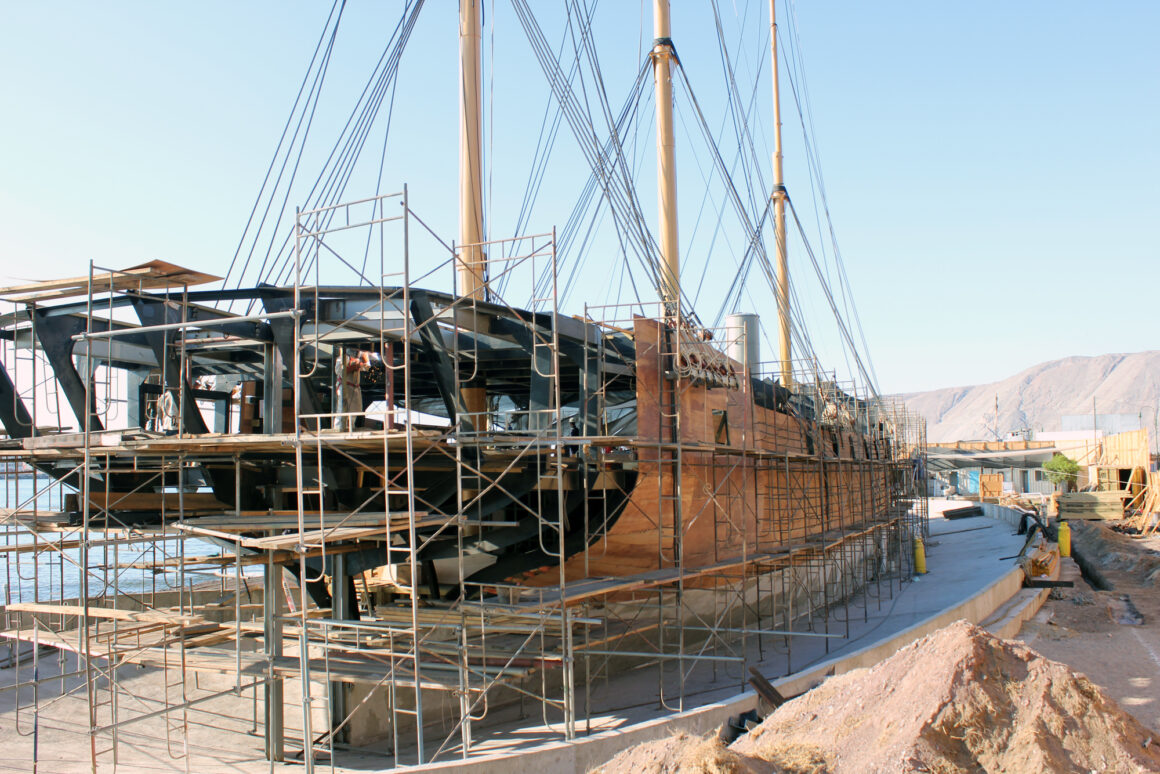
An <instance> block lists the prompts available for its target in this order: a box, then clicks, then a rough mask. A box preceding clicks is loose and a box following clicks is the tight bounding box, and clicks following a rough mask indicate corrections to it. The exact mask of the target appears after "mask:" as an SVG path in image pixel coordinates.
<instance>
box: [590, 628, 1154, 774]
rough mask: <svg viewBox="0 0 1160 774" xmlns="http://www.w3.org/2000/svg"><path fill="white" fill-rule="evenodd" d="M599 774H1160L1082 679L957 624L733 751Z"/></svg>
mask: <svg viewBox="0 0 1160 774" xmlns="http://www.w3.org/2000/svg"><path fill="white" fill-rule="evenodd" d="M598 771H600V772H602V774H628V772H652V773H653V774H662V773H664V774H668V773H669V772H674V773H675V772H688V773H690V774H692V773H694V772H695V773H696V774H710V773H711V774H717V773H721V774H743V773H744V774H750V773H751V772H752V773H753V774H758V773H762V774H764V773H769V774H847V773H851V774H852V773H855V772H856V773H857V774H861V773H862V772H871V771H873V772H936V773H937V774H966V773H967V772H1025V771H1026V772H1041V771H1043V772H1046V771H1050V772H1082V773H1083V774H1087V773H1088V772H1091V771H1099V772H1133V773H1134V772H1149V771H1155V772H1160V736H1156V737H1155V738H1154V736H1153V733H1152V732H1150V731H1149V730H1148V729H1146V728H1145V727H1144V726H1142V725H1140V723H1139V722H1137V721H1136V720H1135V719H1134V718H1133V717H1132V716H1131V715H1129V714H1128V713H1126V712H1124V711H1123V710H1122V709H1120V707H1119V706H1118V705H1117V704H1116V703H1115V702H1114V701H1112V700H1111V699H1110V698H1109V697H1108V696H1107V695H1106V694H1105V693H1104V692H1103V691H1102V690H1101V689H1100V688H1098V687H1097V686H1095V685H1094V684H1092V683H1091V682H1090V681H1089V680H1088V679H1087V678H1086V677H1084V676H1083V675H1080V674H1077V673H1075V672H1072V671H1071V670H1069V669H1068V668H1067V667H1066V666H1065V665H1063V664H1060V663H1057V662H1055V661H1049V660H1047V659H1045V658H1043V657H1042V656H1040V655H1038V654H1037V653H1036V652H1035V651H1033V650H1031V649H1030V648H1027V647H1025V646H1022V645H1019V644H1018V643H1013V642H1007V641H1004V640H1000V639H998V638H996V637H993V636H991V635H990V634H988V633H987V632H985V631H983V630H982V629H979V628H977V627H975V626H972V625H971V624H968V623H967V622H965V621H958V622H956V623H954V624H951V625H950V626H948V627H946V628H945V629H942V630H940V631H937V632H935V633H934V634H931V635H929V636H927V637H924V638H922V639H920V640H918V641H917V642H914V643H912V644H910V645H908V646H907V647H905V648H902V649H901V650H899V651H898V652H897V653H895V654H894V655H893V656H891V657H890V658H888V659H886V660H885V661H883V662H882V663H880V664H878V665H877V666H875V667H873V668H871V669H858V670H854V671H852V672H847V673H845V674H843V675H839V676H838V677H832V678H830V679H829V680H827V681H826V682H825V683H824V684H823V685H821V686H819V687H818V688H816V689H814V690H813V691H811V692H810V693H808V694H806V695H804V696H801V697H799V698H797V699H795V700H793V701H791V702H788V703H787V704H785V705H783V706H782V707H781V708H780V709H779V710H778V711H777V712H775V713H774V714H772V715H770V716H769V717H768V718H766V719H765V721H764V722H763V723H761V725H759V726H757V727H756V728H754V729H753V730H752V731H750V732H749V733H748V734H746V735H744V736H742V737H741V738H740V739H738V740H737V741H736V742H734V743H733V745H732V746H731V747H723V746H722V745H721V743H720V742H719V741H717V740H716V739H714V738H709V739H700V738H697V737H690V736H686V735H677V736H674V737H669V738H667V739H661V740H658V741H655V742H649V743H647V744H643V745H639V746H637V747H634V748H632V749H630V750H626V751H624V752H623V753H621V754H620V755H618V756H617V757H616V758H614V759H613V760H611V761H609V762H608V763H607V764H605V765H604V766H602V767H601V768H600V769H599V770H598Z"/></svg>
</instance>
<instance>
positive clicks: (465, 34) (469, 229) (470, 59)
mask: <svg viewBox="0 0 1160 774" xmlns="http://www.w3.org/2000/svg"><path fill="white" fill-rule="evenodd" d="M482 2H483V0H459V264H458V277H459V295H460V296H461V297H463V298H469V299H472V300H473V301H484V300H486V290H485V286H484V283H485V278H486V276H487V257H486V255H485V254H484V251H483V248H482V247H481V246H480V243H481V242H483V158H482V148H483V143H482V141H481V134H482V128H481V127H482V120H481V117H480V114H481V112H482V90H483V89H482V86H481V83H482V78H481V75H480V69H481V67H480V64H481V48H482V47H481V45H480V39H481V37H482V8H481V5H482ZM468 324H469V325H473V324H474V320H469V321H468ZM462 395H463V402H464V408H466V410H467V413H468V414H471V415H473V416H472V423H473V424H474V426H475V427H476V429H482V428H483V427H484V426H485V418H484V412H485V411H486V410H487V390H486V388H484V387H465V388H463V390H462Z"/></svg>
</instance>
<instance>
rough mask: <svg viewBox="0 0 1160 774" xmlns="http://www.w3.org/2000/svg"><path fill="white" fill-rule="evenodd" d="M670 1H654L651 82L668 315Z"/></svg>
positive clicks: (675, 283) (674, 249)
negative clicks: (653, 91)
mask: <svg viewBox="0 0 1160 774" xmlns="http://www.w3.org/2000/svg"><path fill="white" fill-rule="evenodd" d="M670 34H671V32H670V28H669V0H653V35H654V37H655V40H654V41H653V49H652V60H653V81H654V83H655V86H656V102H657V208H658V210H659V214H660V217H659V232H660V234H659V236H660V249H661V299H662V300H663V301H664V302H665V311H666V312H667V313H668V314H678V313H679V312H680V307H681V284H680V279H681V259H680V249H679V245H678V243H677V162H676V141H675V140H674V133H673V76H672V63H673V59H674V58H675V55H674V53H673V41H672V39H671V37H670Z"/></svg>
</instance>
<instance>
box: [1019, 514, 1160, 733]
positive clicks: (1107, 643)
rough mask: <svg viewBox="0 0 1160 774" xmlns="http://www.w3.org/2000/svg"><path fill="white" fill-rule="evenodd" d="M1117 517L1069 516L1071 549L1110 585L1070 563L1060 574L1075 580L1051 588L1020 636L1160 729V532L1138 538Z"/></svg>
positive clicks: (1097, 575) (1149, 725)
mask: <svg viewBox="0 0 1160 774" xmlns="http://www.w3.org/2000/svg"><path fill="white" fill-rule="evenodd" d="M1113 524H1114V522H1104V521H1072V522H1071V529H1072V545H1073V546H1074V550H1073V552H1074V553H1075V554H1076V556H1077V558H1078V559H1079V560H1080V561H1081V562H1083V563H1084V564H1085V566H1086V567H1088V568H1090V569H1091V570H1092V572H1091V575H1093V576H1094V577H1093V582H1094V583H1095V585H1096V586H1105V587H1110V588H1103V589H1101V588H1094V587H1093V585H1092V583H1089V582H1088V581H1087V580H1085V578H1084V577H1083V576H1082V575H1081V572H1080V568H1079V566H1077V565H1076V564H1075V563H1065V564H1064V573H1063V577H1064V579H1066V580H1072V581H1074V583H1075V586H1074V587H1073V588H1065V589H1059V590H1057V591H1055V592H1053V593H1052V594H1051V596H1050V597H1049V598H1048V600H1047V601H1046V602H1045V603H1044V605H1043V607H1042V608H1041V609H1040V611H1039V613H1038V614H1037V615H1036V616H1035V618H1033V619H1032V620H1030V621H1028V622H1027V623H1026V624H1024V625H1023V628H1022V630H1021V631H1020V632H1019V635H1018V638H1017V639H1019V640H1020V641H1022V642H1024V643H1025V644H1027V645H1028V646H1030V647H1032V648H1034V649H1035V650H1037V651H1039V652H1040V653H1041V654H1043V655H1044V656H1046V657H1047V658H1049V659H1052V660H1054V661H1061V662H1063V663H1064V664H1067V665H1068V666H1069V667H1071V668H1072V669H1074V670H1075V671H1077V672H1082V673H1083V674H1085V675H1087V677H1088V678H1089V679H1091V681H1092V682H1094V683H1096V684H1097V685H1099V686H1101V687H1102V688H1104V689H1105V690H1106V691H1107V692H1108V693H1109V694H1110V695H1111V696H1112V697H1113V698H1114V699H1115V700H1116V701H1117V702H1119V703H1120V705H1121V706H1122V707H1123V708H1124V709H1125V710H1127V711H1128V712H1130V713H1131V714H1132V715H1134V716H1135V717H1136V719H1137V720H1139V721H1140V722H1141V723H1143V724H1144V725H1145V726H1147V727H1148V728H1151V729H1160V594H1158V593H1157V592H1158V589H1157V587H1158V586H1160V535H1155V534H1154V535H1152V536H1150V537H1146V538H1139V537H1133V536H1131V535H1126V534H1122V533H1120V532H1117V531H1115V530H1114V529H1113V526H1112V525H1113ZM1124 596H1127V597H1128V600H1124V599H1123V597H1124ZM1129 602H1130V605H1129V604H1128V603H1129ZM1133 609H1135V611H1137V612H1138V613H1139V617H1137V616H1134V615H1133V614H1132V610H1133ZM1133 620H1135V621H1138V623H1132V621H1133Z"/></svg>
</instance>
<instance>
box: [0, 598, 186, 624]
mask: <svg viewBox="0 0 1160 774" xmlns="http://www.w3.org/2000/svg"><path fill="white" fill-rule="evenodd" d="M7 610H8V611H9V612H13V613H45V614H49V615H75V616H81V615H84V614H85V613H86V612H87V613H88V615H89V617H90V618H107V619H109V620H112V621H137V622H141V623H162V624H171V625H173V626H188V625H190V624H200V623H205V619H204V618H202V617H201V616H200V615H179V614H177V613H167V612H163V611H160V610H122V609H113V608H109V607H94V606H91V605H89V606H84V605H55V604H49V603H47V602H14V603H12V604H11V605H8V607H7Z"/></svg>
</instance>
